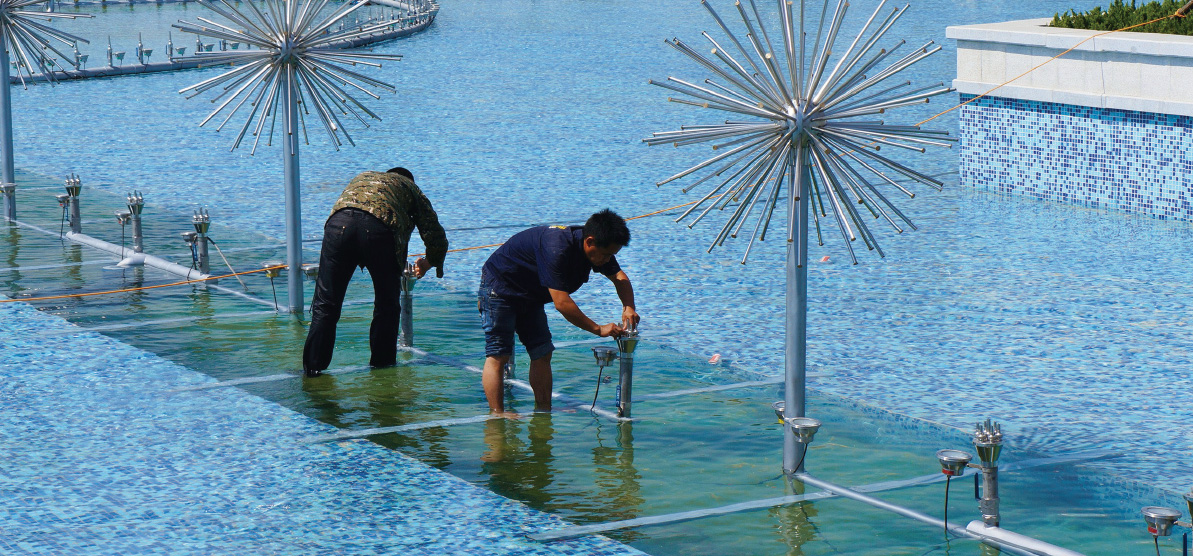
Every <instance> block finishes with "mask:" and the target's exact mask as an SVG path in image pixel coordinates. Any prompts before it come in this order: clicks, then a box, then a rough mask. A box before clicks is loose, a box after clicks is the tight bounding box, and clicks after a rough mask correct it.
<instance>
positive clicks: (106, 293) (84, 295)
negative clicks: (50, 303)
mask: <svg viewBox="0 0 1193 556" xmlns="http://www.w3.org/2000/svg"><path fill="white" fill-rule="evenodd" d="M279 268H286V265H277V266H270V267H266V268H262V269H259V270H246V271H244V272H233V273H232V274H223V275H220V276H208V277H207V278H197V279H195V280H185V281H182V282H171V283H169V284H158V285H156V286H140V287H136V288H125V289H122V290H111V291H106V292H90V293H70V294H65V295H50V296H46V297H22V298H19V299H0V303H13V302H16V301H45V300H48V299H66V298H70V297H89V296H93V295H108V294H113V293H125V292H135V291H141V290H152V289H155V288H168V287H170V286H182V285H185V284H193V283H195V282H206V281H208V280H219V279H220V278H231V277H233V276H240V275H243V274H253V273H255V272H266V271H269V270H276V269H279Z"/></svg>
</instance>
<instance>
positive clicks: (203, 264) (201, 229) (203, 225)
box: [191, 208, 211, 274]
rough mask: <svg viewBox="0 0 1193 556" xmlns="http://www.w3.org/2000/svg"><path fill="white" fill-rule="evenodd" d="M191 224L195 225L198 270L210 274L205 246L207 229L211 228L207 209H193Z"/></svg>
mask: <svg viewBox="0 0 1193 556" xmlns="http://www.w3.org/2000/svg"><path fill="white" fill-rule="evenodd" d="M191 225H193V226H194V227H195V258H196V259H197V261H196V263H197V266H198V267H199V272H202V273H203V274H211V256H210V253H209V252H208V246H207V245H208V238H207V231H208V230H210V229H211V216H210V215H209V214H208V213H207V209H205V208H200V209H197V210H195V213H194V214H193V215H192V216H191Z"/></svg>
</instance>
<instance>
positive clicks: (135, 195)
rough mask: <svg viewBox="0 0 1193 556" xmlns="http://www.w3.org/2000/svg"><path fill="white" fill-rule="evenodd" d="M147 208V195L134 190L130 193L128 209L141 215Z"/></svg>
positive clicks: (136, 214)
mask: <svg viewBox="0 0 1193 556" xmlns="http://www.w3.org/2000/svg"><path fill="white" fill-rule="evenodd" d="M144 208H145V197H143V196H142V195H141V192H140V191H136V190H134V191H133V192H132V193H129V194H128V211H129V212H131V213H132V214H133V216H140V215H141V211H142V210H144Z"/></svg>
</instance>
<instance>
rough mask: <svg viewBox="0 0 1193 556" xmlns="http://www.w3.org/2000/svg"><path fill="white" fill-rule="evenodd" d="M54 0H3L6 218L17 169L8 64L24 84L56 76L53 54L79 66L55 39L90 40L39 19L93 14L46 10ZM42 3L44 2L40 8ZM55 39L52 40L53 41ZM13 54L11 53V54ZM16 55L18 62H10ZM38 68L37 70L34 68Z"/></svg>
mask: <svg viewBox="0 0 1193 556" xmlns="http://www.w3.org/2000/svg"><path fill="white" fill-rule="evenodd" d="M50 1H51V0H0V85H3V86H0V157H3V158H0V196H3V198H4V217H5V218H7V219H9V220H16V218H17V205H16V187H17V186H16V168H15V165H14V164H13V155H12V97H11V93H12V91H10V90H9V89H10V88H11V86H10V82H11V77H10V75H9V66H10V65H11V66H13V67H15V68H16V70H17V79H18V80H19V81H20V82H21V85H22V86H23V87H26V88H27V87H28V83H27V81H29V80H32V79H33V74H34V73H40V74H41V75H43V76H45V79H46V80H47V81H51V80H53V78H54V74H53V72H52V71H51V68H53V67H54V66H55V65H56V64H55V63H54V58H53V56H54V55H57V57H58V58H61V59H62V60H63V61H64V62H66V63H67V64H70V65H73V66H75V67H78V62H77V61H76V59H75V55H74V54H73V53H72V54H71V55H70V56H67V55H66V54H65V53H63V52H62V51H61V50H58V48H57V47H56V46H54V42H53V41H58V42H61V43H62V44H64V45H66V46H71V47H74V45H76V44H77V43H79V42H84V43H86V42H88V41H87V40H86V39H83V38H80V37H76V36H74V35H72V34H70V33H66V32H64V31H60V30H58V29H54V28H53V27H50V26H49V25H44V24H42V23H39V22H38V20H44V21H47V22H52V21H54V20H55V19H76V18H80V17H84V18H86V17H92V16H90V15H84V14H64V13H58V12H48V11H45V7H44V5H48V2H50ZM39 5H43V6H41V7H40V9H38V6H39ZM51 39H53V41H52V40H51ZM10 53H11V54H10ZM11 57H15V58H16V63H15V64H14V63H13V62H12V61H11ZM35 69H36V70H37V71H36V72H34V70H35Z"/></svg>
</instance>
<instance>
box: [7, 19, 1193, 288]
mask: <svg viewBox="0 0 1193 556" xmlns="http://www.w3.org/2000/svg"><path fill="white" fill-rule="evenodd" d="M1190 7H1193V0H1190V2H1189V3H1187V4H1185V6H1183V7H1181V8H1180V9H1178V10H1177V11H1176V12H1175V13H1173V14H1172V15H1166V16H1164V17H1158V18H1156V19H1153V20H1151V21H1145V22H1143V23H1137V24H1135V25H1130V26H1127V27H1123V28H1122V29H1115V30H1113V31H1103V32H1101V33H1097V34H1095V35H1090V36H1088V37H1086V38H1085V39H1082V40H1081V41H1080V42H1078V43H1077V44H1075V45H1073V46H1071V47H1069V49H1068V50H1065V51H1064V52H1061V53H1060V54H1057V55H1056V56H1053V57H1051V58H1049V59H1047V60H1044V61H1043V62H1040V63H1039V64H1036V65H1035V66H1033V67H1032V68H1031V69H1029V70H1027V71H1025V72H1023V73H1021V74H1019V75H1017V76H1015V77H1013V78H1011V79H1009V80H1007V81H1004V82H1003V83H1001V84H999V85H997V86H995V87H994V88H992V89H990V90H989V91H986V92H984V93H982V94H980V95H978V96H975V97H973V98H971V99H969V100H967V101H965V102H962V103H960V104H958V105H956V106H954V107H952V108H949V109H948V110H945V111H943V112H940V113H938V114H936V115H935V116H932V117H931V118H928V119H926V120H924V121H922V122H919V123H917V124H915V125H916V126H917V127H918V126H922V125H924V124H926V123H928V122H931V121H932V120H935V119H936V118H939V117H941V116H943V115H945V114H948V113H949V112H952V111H953V110H956V109H958V108H961V107H962V106H965V105H966V104H969V103H971V102H973V101H975V100H978V99H980V98H983V97H986V96H989V95H990V93H993V92H994V91H997V90H998V89H1001V88H1003V87H1004V86H1006V85H1009V84H1011V83H1014V82H1015V81H1018V80H1019V79H1020V78H1022V77H1023V76H1025V75H1027V74H1029V73H1031V72H1033V71H1036V70H1038V69H1040V68H1041V67H1043V66H1044V65H1045V64H1047V63H1049V62H1051V61H1053V60H1056V59H1057V58H1060V57H1061V56H1064V55H1066V54H1068V53H1070V52H1072V51H1074V50H1076V49H1077V47H1079V46H1081V45H1083V44H1085V43H1087V42H1089V41H1091V40H1093V39H1096V38H1098V37H1101V36H1104V35H1109V34H1111V33H1118V32H1122V31H1129V30H1131V29H1134V28H1136V27H1143V26H1145V25H1151V24H1152V23H1156V22H1159V21H1164V20H1165V19H1171V18H1174V17H1182V18H1183V17H1185V13H1182V12H1184V11H1186V10H1187V9H1189V8H1190ZM720 196H721V195H717V197H720ZM714 198H716V197H714ZM699 202H700V201H691V202H687V203H684V204H682V205H675V206H673V207H667V208H665V209H661V210H656V211H653V212H648V213H646V214H640V215H638V216H632V217H630V218H626V221H627V222H628V221H630V220H637V219H639V218H646V217H648V216H654V215H656V214H662V213H664V212H668V211H672V210H675V209H678V208H683V207H686V206H689V205H694V204H696V203H699ZM503 244H504V242H503V243H490V244H488V245H477V246H474V247H461V248H459V249H450V250H448V251H447V252H448V253H459V252H462V251H473V250H476V249H486V248H489V247H499V246H501V245H503ZM425 255H426V253H415V254H413V255H410V257H422V256H425ZM278 268H286V266H285V265H278V266H271V267H269V268H263V269H260V270H249V271H245V272H236V273H232V274H225V275H222V276H212V277H210V278H204V279H199V280H185V281H182V282H174V283H170V284H159V285H156V286H143V287H139V288H127V289H123V290H112V291H106V292H93V293H75V294H68V295H55V296H49V297H26V298H23V299H0V303H12V302H14V301H43V300H47V299H63V298H69V297H86V296H92V295H107V294H113V293H124V292H133V291H140V290H151V289H154V288H166V287H170V286H181V285H185V284H193V283H195V282H204V281H207V280H217V279H219V278H230V277H232V276H239V275H242V274H252V273H255V272H265V271H267V270H274V269H278Z"/></svg>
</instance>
